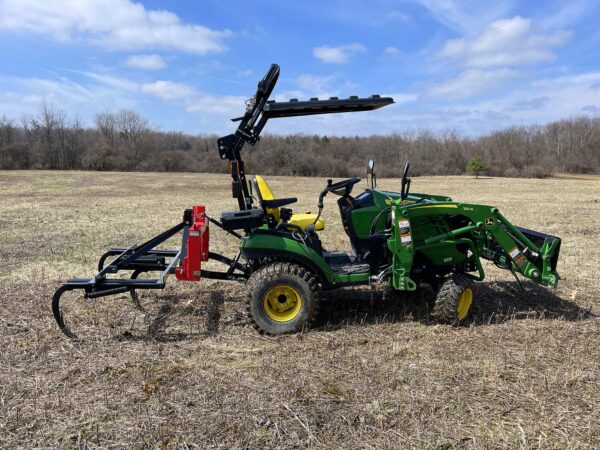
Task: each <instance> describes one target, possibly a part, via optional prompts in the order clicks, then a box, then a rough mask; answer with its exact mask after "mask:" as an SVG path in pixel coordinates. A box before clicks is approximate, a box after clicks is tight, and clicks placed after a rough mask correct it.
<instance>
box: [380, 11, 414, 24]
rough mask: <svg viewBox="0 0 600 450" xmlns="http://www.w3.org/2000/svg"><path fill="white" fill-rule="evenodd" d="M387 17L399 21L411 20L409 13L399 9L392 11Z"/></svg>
mask: <svg viewBox="0 0 600 450" xmlns="http://www.w3.org/2000/svg"><path fill="white" fill-rule="evenodd" d="M385 17H386V19H390V20H397V21H399V22H409V21H410V20H411V17H410V16H409V15H408V14H406V13H404V12H402V11H398V10H394V11H390V12H389V13H387V14H386V15H385Z"/></svg>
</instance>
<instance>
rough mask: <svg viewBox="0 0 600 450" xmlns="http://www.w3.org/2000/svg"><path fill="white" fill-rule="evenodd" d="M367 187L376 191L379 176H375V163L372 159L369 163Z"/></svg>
mask: <svg viewBox="0 0 600 450" xmlns="http://www.w3.org/2000/svg"><path fill="white" fill-rule="evenodd" d="M367 186H368V187H370V188H371V189H375V186H377V176H376V175H375V162H374V161H373V160H372V159H370V160H369V162H368V163H367Z"/></svg>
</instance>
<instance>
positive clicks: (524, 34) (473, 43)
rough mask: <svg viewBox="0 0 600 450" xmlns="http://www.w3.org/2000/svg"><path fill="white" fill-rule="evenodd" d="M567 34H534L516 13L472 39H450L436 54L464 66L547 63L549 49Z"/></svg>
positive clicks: (566, 38)
mask: <svg viewBox="0 0 600 450" xmlns="http://www.w3.org/2000/svg"><path fill="white" fill-rule="evenodd" d="M569 37H570V33H568V32H566V31H557V32H554V33H547V34H543V33H536V32H535V31H534V30H533V29H532V25H531V21H530V20H528V19H524V18H522V17H519V16H516V17H513V18H512V19H503V20H497V21H495V22H492V23H491V24H489V25H488V26H487V27H486V28H485V29H484V30H483V31H482V32H481V33H480V34H479V35H477V36H476V37H474V38H472V39H453V40H450V41H448V42H446V44H445V45H444V46H443V47H442V49H441V50H440V51H439V52H438V55H439V56H442V57H445V58H449V59H452V60H454V61H456V62H458V63H459V64H461V65H465V66H468V67H481V68H484V67H498V66H520V65H533V64H538V63H543V62H551V61H554V59H555V58H556V56H555V54H554V53H553V52H552V51H551V49H552V48H555V47H559V46H561V45H563V44H565V43H566V42H567V40H568V39H569Z"/></svg>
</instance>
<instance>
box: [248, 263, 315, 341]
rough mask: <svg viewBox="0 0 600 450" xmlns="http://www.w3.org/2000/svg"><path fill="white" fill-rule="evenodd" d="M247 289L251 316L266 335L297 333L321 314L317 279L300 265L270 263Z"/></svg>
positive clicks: (260, 271)
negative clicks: (319, 312)
mask: <svg viewBox="0 0 600 450" xmlns="http://www.w3.org/2000/svg"><path fill="white" fill-rule="evenodd" d="M246 288H247V290H248V298H247V303H246V309H247V312H248V317H249V319H250V322H251V323H252V326H253V327H254V328H255V329H257V330H259V331H260V332H262V333H266V334H270V335H279V334H287V333H296V332H298V331H302V330H303V329H305V328H307V327H309V326H310V324H311V323H312V322H313V320H314V319H315V317H316V315H317V310H318V298H317V295H316V292H317V290H318V282H317V279H316V278H315V277H314V275H313V274H312V273H311V272H309V271H308V270H307V269H305V268H304V267H302V266H299V265H297V264H293V263H287V262H274V263H270V264H267V265H265V266H263V267H261V268H259V269H258V270H256V271H255V272H254V273H253V274H252V275H251V276H250V278H249V279H248V282H247V283H246Z"/></svg>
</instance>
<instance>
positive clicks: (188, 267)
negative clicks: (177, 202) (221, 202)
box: [175, 206, 209, 281]
mask: <svg viewBox="0 0 600 450" xmlns="http://www.w3.org/2000/svg"><path fill="white" fill-rule="evenodd" d="M204 212H205V208H204V206H194V207H192V225H191V226H190V227H189V229H188V237H187V242H186V245H187V254H186V256H185V258H183V261H182V262H181V265H180V266H179V267H178V268H177V269H176V270H175V276H176V277H177V279H178V280H180V281H199V280H200V269H201V267H202V261H208V237H209V234H208V219H207V218H206V215H205V214H204Z"/></svg>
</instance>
